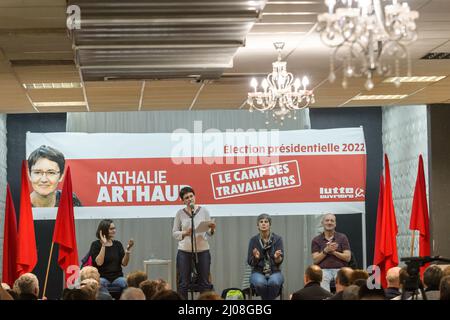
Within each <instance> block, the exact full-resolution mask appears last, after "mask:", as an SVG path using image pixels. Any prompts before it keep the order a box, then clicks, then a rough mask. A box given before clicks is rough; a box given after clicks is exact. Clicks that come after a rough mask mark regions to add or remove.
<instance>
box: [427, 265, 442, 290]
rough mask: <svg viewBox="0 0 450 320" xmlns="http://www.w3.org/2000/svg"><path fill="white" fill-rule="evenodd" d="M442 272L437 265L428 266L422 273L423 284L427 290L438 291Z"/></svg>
mask: <svg viewBox="0 0 450 320" xmlns="http://www.w3.org/2000/svg"><path fill="white" fill-rule="evenodd" d="M443 275H444V272H443V271H442V269H441V268H439V266H437V265H430V266H429V267H428V268H426V270H425V272H424V273H423V284H424V285H425V288H426V289H427V290H436V291H437V290H439V284H440V283H441V279H442V277H443Z"/></svg>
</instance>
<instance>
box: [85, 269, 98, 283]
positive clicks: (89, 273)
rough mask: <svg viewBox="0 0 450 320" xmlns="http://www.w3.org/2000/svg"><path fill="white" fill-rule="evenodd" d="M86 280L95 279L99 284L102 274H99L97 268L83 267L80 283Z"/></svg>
mask: <svg viewBox="0 0 450 320" xmlns="http://www.w3.org/2000/svg"><path fill="white" fill-rule="evenodd" d="M86 279H94V280H95V281H97V283H100V273H99V272H98V270H97V268H96V267H93V266H86V267H83V269H81V271H80V281H83V280H86Z"/></svg>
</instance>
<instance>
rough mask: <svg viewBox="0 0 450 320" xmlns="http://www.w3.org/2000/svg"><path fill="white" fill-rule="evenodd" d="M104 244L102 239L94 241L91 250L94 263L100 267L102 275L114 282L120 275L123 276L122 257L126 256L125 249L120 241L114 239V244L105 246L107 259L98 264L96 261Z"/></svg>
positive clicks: (99, 270)
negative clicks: (101, 241)
mask: <svg viewBox="0 0 450 320" xmlns="http://www.w3.org/2000/svg"><path fill="white" fill-rule="evenodd" d="M101 248H102V245H101V243H100V240H96V241H94V242H92V244H91V249H90V250H89V252H90V254H91V257H92V265H93V266H94V267H96V268H97V269H98V272H99V273H100V277H102V278H105V279H107V280H108V281H110V282H112V281H114V280H115V279H117V278H118V277H123V272H122V259H123V257H124V256H125V250H124V249H123V245H122V243H121V242H120V241H117V240H113V244H112V246H110V247H105V259H104V260H103V264H102V265H101V266H98V265H97V263H96V262H95V258H97V256H98V254H99V253H100V250H101Z"/></svg>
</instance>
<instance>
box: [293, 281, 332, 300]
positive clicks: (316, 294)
mask: <svg viewBox="0 0 450 320" xmlns="http://www.w3.org/2000/svg"><path fill="white" fill-rule="evenodd" d="M331 296H332V294H331V293H330V292H328V291H327V290H325V289H324V288H322V287H321V286H320V283H319V282H310V283H308V284H307V285H305V287H304V288H303V289H300V290H298V291H297V292H295V293H293V294H292V299H291V300H324V299H326V298H329V297H331Z"/></svg>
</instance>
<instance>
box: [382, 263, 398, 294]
mask: <svg viewBox="0 0 450 320" xmlns="http://www.w3.org/2000/svg"><path fill="white" fill-rule="evenodd" d="M400 270H401V268H400V267H393V268H390V269H389V270H388V271H387V273H386V282H387V288H386V289H384V294H385V296H386V299H389V300H390V299H392V298H395V297H398V296H400V295H401V294H402V293H401V292H400Z"/></svg>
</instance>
